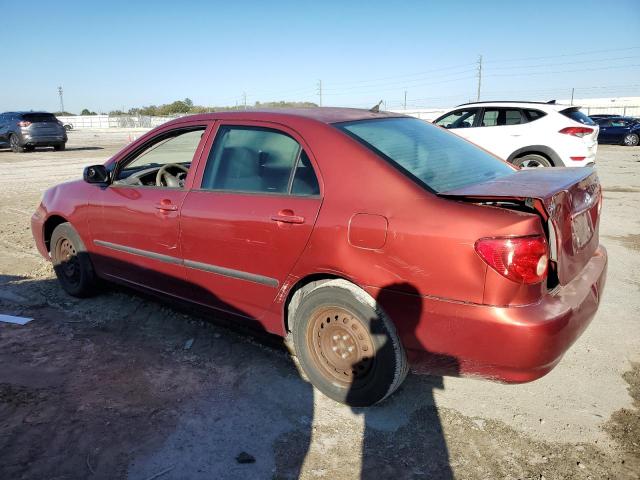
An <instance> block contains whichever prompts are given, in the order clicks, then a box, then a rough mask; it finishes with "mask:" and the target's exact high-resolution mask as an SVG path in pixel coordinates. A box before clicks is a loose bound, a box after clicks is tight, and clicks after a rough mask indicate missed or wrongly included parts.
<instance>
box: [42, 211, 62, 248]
mask: <svg viewBox="0 0 640 480" xmlns="http://www.w3.org/2000/svg"><path fill="white" fill-rule="evenodd" d="M66 221H67V219H66V218H64V217H61V216H60V215H51V216H50V217H49V218H47V221H46V222H44V244H45V245H46V246H47V250H48V251H51V245H50V243H51V234H52V233H53V231H54V230H55V228H56V227H57V226H58V225H60V224H61V223H65V222H66Z"/></svg>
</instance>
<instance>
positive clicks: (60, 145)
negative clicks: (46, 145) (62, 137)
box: [53, 143, 67, 152]
mask: <svg viewBox="0 0 640 480" xmlns="http://www.w3.org/2000/svg"><path fill="white" fill-rule="evenodd" d="M65 148H67V144H66V143H57V144H55V145H54V146H53V149H54V150H55V151H56V152H59V151H61V150H64V149H65Z"/></svg>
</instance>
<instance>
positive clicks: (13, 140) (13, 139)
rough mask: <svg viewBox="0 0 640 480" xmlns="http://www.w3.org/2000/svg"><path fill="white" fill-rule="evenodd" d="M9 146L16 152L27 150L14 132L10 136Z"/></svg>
mask: <svg viewBox="0 0 640 480" xmlns="http://www.w3.org/2000/svg"><path fill="white" fill-rule="evenodd" d="M9 146H10V147H11V150H12V151H13V152H14V153H22V152H24V150H25V148H24V147H23V146H22V145H20V139H19V138H18V136H17V135H16V134H15V133H12V134H11V136H10V137H9Z"/></svg>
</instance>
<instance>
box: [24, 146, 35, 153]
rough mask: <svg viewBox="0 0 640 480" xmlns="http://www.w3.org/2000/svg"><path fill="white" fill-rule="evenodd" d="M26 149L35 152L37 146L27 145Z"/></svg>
mask: <svg viewBox="0 0 640 480" xmlns="http://www.w3.org/2000/svg"><path fill="white" fill-rule="evenodd" d="M24 149H25V151H27V152H33V151H35V149H36V147H35V146H33V145H27V146H26V147H24Z"/></svg>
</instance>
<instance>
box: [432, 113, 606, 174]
mask: <svg viewBox="0 0 640 480" xmlns="http://www.w3.org/2000/svg"><path fill="white" fill-rule="evenodd" d="M433 123H435V124H436V125H439V126H441V127H444V128H447V129H450V130H451V131H452V132H454V133H456V134H457V135H459V136H461V137H463V138H466V139H467V140H469V141H471V142H473V143H475V144H476V145H478V146H480V147H482V148H484V149H485V150H488V151H490V152H492V153H494V154H495V155H497V156H498V157H500V158H503V159H504V160H507V161H508V162H511V163H513V164H514V165H518V166H521V167H552V166H555V167H584V166H587V165H593V164H594V163H595V161H596V151H597V149H598V142H597V139H598V125H597V124H596V123H595V122H594V121H593V120H591V119H590V118H589V117H588V116H586V115H585V114H584V113H582V112H581V111H580V107H576V106H569V105H557V104H555V103H552V102H549V103H539V102H477V103H466V104H463V105H459V106H458V107H457V108H456V109H454V110H451V111H449V112H447V113H445V114H444V115H442V116H441V117H439V118H437V119H436V120H435V121H434V122H433Z"/></svg>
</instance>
